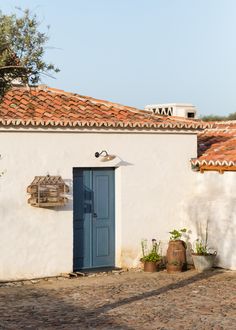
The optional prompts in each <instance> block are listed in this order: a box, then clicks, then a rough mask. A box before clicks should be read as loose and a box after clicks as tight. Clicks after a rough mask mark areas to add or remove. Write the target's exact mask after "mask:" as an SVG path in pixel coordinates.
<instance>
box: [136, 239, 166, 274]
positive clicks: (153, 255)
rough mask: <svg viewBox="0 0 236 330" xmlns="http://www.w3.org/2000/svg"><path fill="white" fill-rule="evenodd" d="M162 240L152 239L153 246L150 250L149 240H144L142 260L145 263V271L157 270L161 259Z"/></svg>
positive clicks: (142, 243)
mask: <svg viewBox="0 0 236 330" xmlns="http://www.w3.org/2000/svg"><path fill="white" fill-rule="evenodd" d="M160 245H161V242H158V243H157V241H156V239H154V238H153V239H152V248H151V250H148V248H147V240H142V242H141V246H142V254H143V256H142V258H141V259H140V261H142V262H143V264H144V271H145V272H156V271H157V267H158V265H159V263H160V261H161V255H160V253H159V250H160Z"/></svg>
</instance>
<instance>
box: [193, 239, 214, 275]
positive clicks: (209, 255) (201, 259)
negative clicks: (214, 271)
mask: <svg viewBox="0 0 236 330" xmlns="http://www.w3.org/2000/svg"><path fill="white" fill-rule="evenodd" d="M194 245H195V247H194V249H193V250H192V258H193V264H194V267H195V269H196V270H197V271H199V272H204V271H206V270H209V269H211V268H212V267H213V265H214V261H215V258H216V251H212V250H211V249H209V248H208V246H207V235H206V240H205V243H204V242H203V241H202V240H201V239H200V238H198V239H197V240H196V241H195V244H194Z"/></svg>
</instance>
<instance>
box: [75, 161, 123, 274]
mask: <svg viewBox="0 0 236 330" xmlns="http://www.w3.org/2000/svg"><path fill="white" fill-rule="evenodd" d="M76 169H78V170H81V171H92V172H93V171H103V170H104V171H106V170H107V171H111V170H112V171H113V178H114V182H113V184H114V188H113V193H114V201H113V204H114V214H113V217H114V220H113V221H114V222H113V226H114V229H113V230H114V233H113V238H114V251H113V260H114V265H113V266H111V267H116V259H117V251H116V244H117V236H116V227H117V223H116V169H117V167H115V166H111V167H109V166H100V167H97V166H96V167H92V166H88V167H86V166H81V167H80V166H74V167H73V168H72V178H73V179H72V182H73V195H72V196H73V259H74V255H75V251H74V249H75V237H74V230H75V228H74V221H75V220H74V219H75V218H74V217H75V212H74V211H75V208H74V194H75V191H74V171H75V170H76ZM91 247H93V242H92V243H91ZM93 268H94V269H96V268H101V267H99V266H97V267H96V266H95V267H92V268H80V269H93ZM73 270H78V268H75V265H74V260H73Z"/></svg>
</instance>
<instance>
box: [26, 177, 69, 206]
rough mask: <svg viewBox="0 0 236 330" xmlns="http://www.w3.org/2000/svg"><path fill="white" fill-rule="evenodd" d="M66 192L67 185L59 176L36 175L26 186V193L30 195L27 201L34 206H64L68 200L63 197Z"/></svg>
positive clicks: (67, 190) (67, 189)
mask: <svg viewBox="0 0 236 330" xmlns="http://www.w3.org/2000/svg"><path fill="white" fill-rule="evenodd" d="M68 192H69V187H68V186H67V185H66V184H65V182H64V181H63V179H62V178H61V176H52V175H46V176H36V177H35V178H34V180H33V182H32V183H31V185H30V186H28V187H27V193H29V194H30V195H31V196H30V198H29V199H28V203H29V204H30V205H32V206H35V207H55V206H64V205H65V204H66V203H67V202H68V198H67V197H65V194H66V193H68Z"/></svg>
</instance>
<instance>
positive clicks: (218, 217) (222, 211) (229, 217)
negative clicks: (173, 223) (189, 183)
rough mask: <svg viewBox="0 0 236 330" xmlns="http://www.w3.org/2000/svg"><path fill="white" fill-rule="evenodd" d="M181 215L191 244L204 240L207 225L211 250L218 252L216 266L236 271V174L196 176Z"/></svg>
mask: <svg viewBox="0 0 236 330" xmlns="http://www.w3.org/2000/svg"><path fill="white" fill-rule="evenodd" d="M181 215H182V223H183V224H184V225H185V226H186V227H187V228H189V229H190V230H191V231H192V233H191V234H190V235H189V236H190V238H191V241H192V242H193V241H195V240H196V238H197V237H203V238H204V237H205V231H206V225H207V223H208V246H209V247H210V248H212V249H213V250H216V251H217V259H216V265H217V266H219V267H223V268H228V269H234V270H236V172H225V173H224V174H219V173H218V172H204V173H203V174H201V173H200V172H198V173H195V182H194V187H193V189H192V192H191V194H189V196H188V198H186V200H184V201H183V203H182V211H181Z"/></svg>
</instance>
